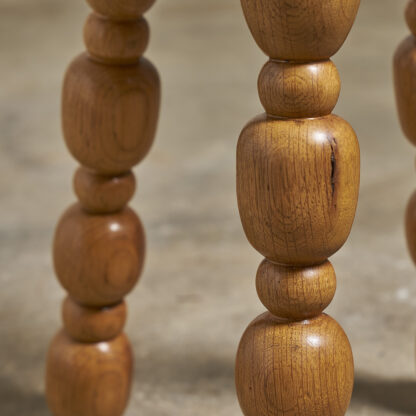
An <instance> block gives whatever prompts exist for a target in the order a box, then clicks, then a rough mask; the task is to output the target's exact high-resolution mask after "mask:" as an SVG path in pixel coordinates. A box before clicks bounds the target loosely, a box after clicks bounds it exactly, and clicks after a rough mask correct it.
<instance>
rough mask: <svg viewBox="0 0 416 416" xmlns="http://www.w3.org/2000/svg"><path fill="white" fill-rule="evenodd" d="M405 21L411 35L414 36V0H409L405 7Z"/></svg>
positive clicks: (415, 8)
mask: <svg viewBox="0 0 416 416" xmlns="http://www.w3.org/2000/svg"><path fill="white" fill-rule="evenodd" d="M405 16H406V23H407V26H408V27H409V29H410V31H411V32H412V33H413V35H415V36H416V1H415V0H410V1H409V2H408V3H407V7H406V13H405Z"/></svg>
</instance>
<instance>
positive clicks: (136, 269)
mask: <svg viewBox="0 0 416 416" xmlns="http://www.w3.org/2000/svg"><path fill="white" fill-rule="evenodd" d="M144 251H145V241H144V232H143V227H142V224H141V222H140V220H139V218H138V217H137V215H136V214H135V213H134V212H133V211H132V210H131V209H129V208H126V209H124V210H123V211H120V212H119V213H117V214H108V215H89V214H87V213H86V212H84V211H83V210H82V208H81V205H80V204H75V205H73V206H72V207H70V208H69V209H68V210H67V211H66V212H65V213H64V215H63V216H62V218H61V220H60V221H59V223H58V226H57V228H56V232H55V239H54V247H53V257H54V264H55V271H56V275H57V276H58V279H59V281H60V282H61V284H62V286H63V287H64V288H65V289H66V290H67V291H68V292H69V294H70V295H71V297H72V298H74V299H75V300H76V301H77V302H78V303H80V304H82V305H89V306H106V305H112V304H114V303H117V302H119V301H121V300H122V298H123V297H124V296H125V295H126V294H127V293H129V292H130V290H131V289H132V288H133V287H134V285H135V284H136V282H137V280H138V278H139V276H140V272H141V270H142V266H143V261H144Z"/></svg>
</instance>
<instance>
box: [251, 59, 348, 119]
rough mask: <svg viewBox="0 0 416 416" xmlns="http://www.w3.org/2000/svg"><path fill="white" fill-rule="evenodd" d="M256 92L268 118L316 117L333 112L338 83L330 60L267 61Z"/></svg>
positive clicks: (339, 83) (337, 94)
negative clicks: (297, 62) (298, 62)
mask: <svg viewBox="0 0 416 416" xmlns="http://www.w3.org/2000/svg"><path fill="white" fill-rule="evenodd" d="M258 89H259V96H260V101H261V103H262V104H263V107H264V109H265V110H266V113H268V114H269V115H272V116H278V117H287V118H302V117H319V116H326V115H328V114H330V113H331V112H332V110H333V109H334V107H335V105H336V103H337V101H338V97H339V92H340V89H341V81H340V78H339V74H338V70H337V68H336V66H335V65H334V64H333V63H332V62H331V61H330V60H327V61H322V62H314V63H305V64H292V63H287V62H278V61H269V62H267V63H266V65H264V67H263V69H262V71H261V72H260V76H259V80H258Z"/></svg>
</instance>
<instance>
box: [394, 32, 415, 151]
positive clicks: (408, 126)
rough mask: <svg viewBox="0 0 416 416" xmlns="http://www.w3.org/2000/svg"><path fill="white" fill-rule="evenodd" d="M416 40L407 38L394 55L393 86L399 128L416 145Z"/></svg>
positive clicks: (411, 37) (410, 37)
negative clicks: (399, 123) (400, 127)
mask: <svg viewBox="0 0 416 416" xmlns="http://www.w3.org/2000/svg"><path fill="white" fill-rule="evenodd" d="M415 73H416V38H415V37H414V36H413V35H410V36H409V37H407V38H406V39H405V40H404V41H403V42H402V43H401V44H400V46H399V48H398V49H397V51H396V54H395V55H394V84H395V89H396V101H397V107H398V111H399V117H400V122H401V126H402V129H403V132H404V134H405V135H406V137H407V138H408V139H409V140H410V142H412V143H413V144H414V145H416V117H415V114H416V77H415V76H414V74H415Z"/></svg>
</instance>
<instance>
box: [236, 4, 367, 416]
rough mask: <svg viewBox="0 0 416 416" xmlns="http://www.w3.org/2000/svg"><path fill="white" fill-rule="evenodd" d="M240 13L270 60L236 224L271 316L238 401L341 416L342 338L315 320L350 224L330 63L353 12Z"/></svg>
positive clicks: (344, 400)
mask: <svg viewBox="0 0 416 416" xmlns="http://www.w3.org/2000/svg"><path fill="white" fill-rule="evenodd" d="M241 3H242V6H243V10H244V13H245V17H246V20H247V23H248V26H249V27H250V29H251V32H252V34H253V36H254V38H255V40H256V42H257V44H258V45H259V46H260V47H261V48H262V50H263V51H264V52H265V53H266V54H267V55H268V56H269V57H270V58H271V59H270V61H269V62H267V63H266V64H265V66H264V67H263V69H262V71H261V73H260V76H259V79H258V89H259V96H260V101H261V103H262V104H263V106H264V108H265V110H266V113H264V114H261V115H259V116H257V117H255V118H254V119H253V120H251V121H250V122H249V123H248V124H247V125H246V126H245V128H244V129H243V131H242V133H241V135H240V138H239V141H238V146H237V198H238V206H239V211H240V217H241V221H242V225H243V228H244V231H245V234H246V236H247V239H248V240H249V242H250V243H251V244H252V245H253V247H254V248H255V249H256V250H257V251H258V252H260V253H261V254H262V255H263V256H264V257H265V259H264V260H263V262H262V263H261V264H260V267H259V269H258V272H257V278H256V288H257V293H258V296H259V298H260V300H261V301H262V303H263V304H264V306H265V307H266V308H267V309H268V311H269V312H266V313H265V314H263V315H261V316H259V317H258V318H257V319H255V320H254V321H253V322H252V323H251V324H250V325H249V327H248V328H247V330H246V332H245V333H244V335H243V337H242V339H241V342H240V345H239V348H238V353H237V360H236V388H237V395H238V399H239V402H240V405H241V409H242V411H243V413H244V415H245V416H285V415H294V416H295V415H296V416H342V415H344V414H345V412H346V411H347V408H348V405H349V402H350V398H351V393H352V388H353V381H354V365H353V357H352V352H351V347H350V344H349V341H348V338H347V336H346V335H345V333H344V331H343V330H342V328H341V327H340V326H339V325H338V324H337V323H336V321H335V320H333V319H332V318H331V317H329V316H328V315H326V314H323V313H322V312H323V311H324V309H325V308H326V307H327V306H328V305H329V304H330V302H331V300H332V299H333V297H334V294H335V290H336V276H335V271H334V269H333V267H332V265H331V263H330V262H329V261H328V260H327V258H328V257H330V256H331V255H333V254H334V253H335V252H336V251H337V250H339V249H340V248H341V246H342V245H343V244H344V243H345V241H346V239H347V238H348V235H349V233H350V230H351V227H352V223H353V220H354V216H355V211H356V206H357V200H358V190H359V181H360V153H359V145H358V141H357V137H356V135H355V133H354V130H353V129H352V127H351V126H350V125H349V124H348V123H347V122H346V121H345V120H343V119H342V118H340V117H338V116H336V115H332V114H331V112H332V110H333V108H334V107H335V105H336V102H337V100H338V97H339V92H340V79H339V75H338V71H337V69H336V67H335V65H334V64H333V63H332V62H331V61H330V60H329V58H330V57H331V56H332V55H333V54H334V53H335V52H336V51H337V50H338V49H339V48H340V47H341V46H342V44H343V42H344V40H345V39H346V37H347V35H348V32H349V30H350V29H351V27H352V25H353V22H354V19H355V16H356V13H357V10H358V7H359V3H360V2H359V0H354V1H345V0H330V1H326V2H321V1H318V0H298V1H295V2H293V1H288V0H241ZM317 61H319V62H317Z"/></svg>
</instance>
